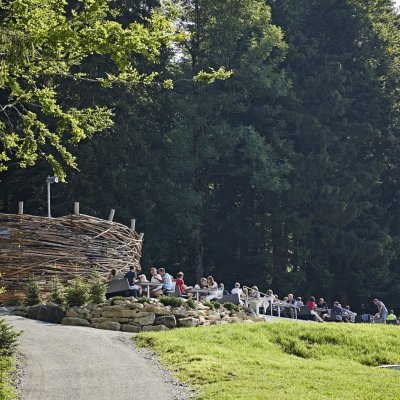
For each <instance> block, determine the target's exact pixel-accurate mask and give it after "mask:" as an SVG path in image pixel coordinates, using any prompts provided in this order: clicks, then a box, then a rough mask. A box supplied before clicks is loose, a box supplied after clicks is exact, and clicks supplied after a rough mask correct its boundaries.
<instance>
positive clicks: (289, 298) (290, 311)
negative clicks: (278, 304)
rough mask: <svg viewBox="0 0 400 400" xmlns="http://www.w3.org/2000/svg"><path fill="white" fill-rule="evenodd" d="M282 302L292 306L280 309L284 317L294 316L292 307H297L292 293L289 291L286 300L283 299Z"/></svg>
mask: <svg viewBox="0 0 400 400" xmlns="http://www.w3.org/2000/svg"><path fill="white" fill-rule="evenodd" d="M284 302H285V303H287V304H290V305H291V306H293V307H288V308H285V309H284V310H283V311H282V315H283V316H285V317H287V318H294V317H295V311H294V308H296V307H297V302H296V300H295V299H294V296H293V294H292V293H289V294H288V295H287V297H286V300H285V301H284Z"/></svg>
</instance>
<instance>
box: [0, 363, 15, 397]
mask: <svg viewBox="0 0 400 400" xmlns="http://www.w3.org/2000/svg"><path fill="white" fill-rule="evenodd" d="M14 361H15V359H14V357H11V356H0V400H14V399H16V398H17V395H16V393H15V390H14V387H13V385H12V382H11V374H12V372H13V371H14V366H15V362H14Z"/></svg>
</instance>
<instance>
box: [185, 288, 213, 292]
mask: <svg viewBox="0 0 400 400" xmlns="http://www.w3.org/2000/svg"><path fill="white" fill-rule="evenodd" d="M210 291H211V290H210V289H195V288H193V289H190V290H188V292H195V293H209V292H210Z"/></svg>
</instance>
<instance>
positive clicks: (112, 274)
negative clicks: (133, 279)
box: [107, 268, 122, 281]
mask: <svg viewBox="0 0 400 400" xmlns="http://www.w3.org/2000/svg"><path fill="white" fill-rule="evenodd" d="M118 279H122V276H121V275H117V270H116V269H115V268H113V269H112V270H111V271H110V273H109V274H108V277H107V280H108V281H117V280H118Z"/></svg>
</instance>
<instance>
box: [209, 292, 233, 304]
mask: <svg viewBox="0 0 400 400" xmlns="http://www.w3.org/2000/svg"><path fill="white" fill-rule="evenodd" d="M213 300H216V301H218V303H220V304H224V303H233V304H236V305H239V304H240V297H239V293H235V294H224V295H223V296H222V297H221V298H218V297H217V298H215V299H213Z"/></svg>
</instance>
